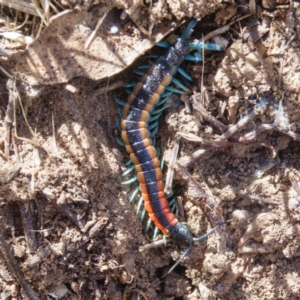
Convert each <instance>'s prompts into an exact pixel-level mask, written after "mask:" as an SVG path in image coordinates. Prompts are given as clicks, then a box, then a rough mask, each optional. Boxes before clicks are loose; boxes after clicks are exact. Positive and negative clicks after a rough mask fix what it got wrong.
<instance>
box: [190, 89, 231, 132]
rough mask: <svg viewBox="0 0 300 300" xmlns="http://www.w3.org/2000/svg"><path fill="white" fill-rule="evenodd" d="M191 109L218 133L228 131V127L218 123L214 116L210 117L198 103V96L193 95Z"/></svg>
mask: <svg viewBox="0 0 300 300" xmlns="http://www.w3.org/2000/svg"><path fill="white" fill-rule="evenodd" d="M193 108H194V109H195V110H196V111H197V112H198V113H199V114H200V115H201V116H202V117H203V119H204V120H206V121H207V122H209V123H211V124H212V125H213V126H214V127H215V128H217V129H218V130H219V131H220V132H222V133H223V132H224V131H226V130H228V126H227V125H225V124H223V123H222V122H220V121H219V120H218V119H216V118H215V117H214V116H212V115H211V114H210V113H209V112H208V111H207V110H206V108H205V107H204V106H203V105H202V103H201V102H200V101H199V98H198V95H197V94H194V95H193Z"/></svg>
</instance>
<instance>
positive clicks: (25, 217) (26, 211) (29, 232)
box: [20, 202, 37, 253]
mask: <svg viewBox="0 0 300 300" xmlns="http://www.w3.org/2000/svg"><path fill="white" fill-rule="evenodd" d="M20 212H21V218H22V223H23V228H24V234H25V238H26V243H27V247H28V249H29V252H30V253H33V252H34V251H35V250H36V248H37V240H36V235H35V230H34V226H33V220H32V219H33V218H32V214H31V209H30V203H28V202H27V203H20Z"/></svg>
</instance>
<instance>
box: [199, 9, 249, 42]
mask: <svg viewBox="0 0 300 300" xmlns="http://www.w3.org/2000/svg"><path fill="white" fill-rule="evenodd" d="M251 16H252V15H251V14H248V15H245V16H243V17H240V18H238V19H236V20H234V21H232V22H230V23H229V24H227V25H225V26H223V27H220V28H218V29H216V30H214V31H212V32H210V33H208V34H207V35H205V36H204V37H203V41H204V42H206V41H208V40H210V39H211V38H213V37H214V36H216V35H220V34H222V33H225V32H226V31H228V30H229V29H230V26H231V25H233V24H235V23H236V22H239V21H242V20H244V19H246V18H249V17H251Z"/></svg>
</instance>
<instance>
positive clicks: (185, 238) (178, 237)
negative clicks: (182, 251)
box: [169, 223, 193, 245]
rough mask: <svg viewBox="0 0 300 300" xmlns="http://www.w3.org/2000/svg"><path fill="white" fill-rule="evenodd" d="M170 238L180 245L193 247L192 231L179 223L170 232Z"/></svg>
mask: <svg viewBox="0 0 300 300" xmlns="http://www.w3.org/2000/svg"><path fill="white" fill-rule="evenodd" d="M169 233H170V236H171V238H172V239H173V240H175V241H176V242H178V243H180V244H185V245H191V244H192V243H193V236H192V234H191V233H190V231H189V230H188V229H187V228H186V227H184V226H183V225H182V224H181V223H177V224H176V225H175V226H174V227H172V229H170V230H169Z"/></svg>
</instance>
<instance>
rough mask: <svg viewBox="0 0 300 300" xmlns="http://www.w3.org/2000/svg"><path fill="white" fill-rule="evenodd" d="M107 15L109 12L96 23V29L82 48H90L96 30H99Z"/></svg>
mask: <svg viewBox="0 0 300 300" xmlns="http://www.w3.org/2000/svg"><path fill="white" fill-rule="evenodd" d="M108 13H109V10H108V11H106V12H105V13H104V15H103V16H102V17H101V18H100V19H99V20H98V23H97V25H96V28H95V29H94V31H93V32H92V33H91V35H90V36H89V38H88V40H87V41H86V43H85V45H84V48H85V49H88V48H89V47H90V44H91V42H92V41H93V39H94V37H95V35H96V33H97V31H98V29H99V28H100V26H101V24H102V23H103V21H104V19H105V18H106V16H107V14H108Z"/></svg>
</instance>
